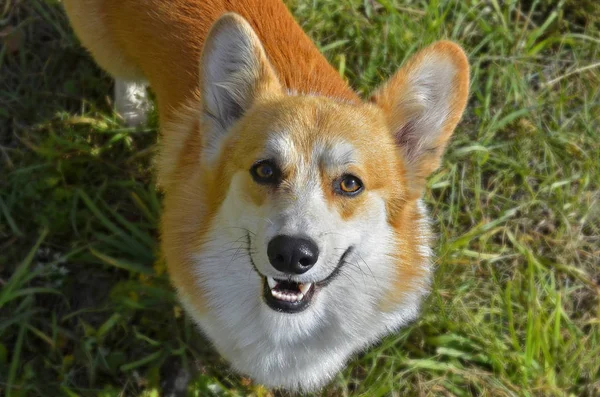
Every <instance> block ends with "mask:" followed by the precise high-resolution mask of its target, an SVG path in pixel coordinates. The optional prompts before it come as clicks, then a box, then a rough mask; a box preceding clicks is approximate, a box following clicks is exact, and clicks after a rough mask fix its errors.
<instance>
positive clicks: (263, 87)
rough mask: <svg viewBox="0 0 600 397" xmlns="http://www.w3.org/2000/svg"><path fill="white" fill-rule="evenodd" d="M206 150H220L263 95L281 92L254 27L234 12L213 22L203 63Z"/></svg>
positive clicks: (201, 68)
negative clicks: (236, 123)
mask: <svg viewBox="0 0 600 397" xmlns="http://www.w3.org/2000/svg"><path fill="white" fill-rule="evenodd" d="M200 79H201V81H200V87H201V94H202V112H203V114H202V117H203V121H204V127H205V132H204V134H205V135H204V138H203V139H204V142H203V146H204V151H205V152H208V153H205V154H208V155H210V154H211V152H212V153H213V154H214V153H216V152H217V151H218V148H219V146H220V143H221V140H222V138H223V137H224V136H225V135H226V133H227V132H228V130H229V129H230V128H231V126H232V125H233V124H234V123H235V122H236V121H237V120H238V119H239V118H240V117H241V116H242V115H243V114H244V113H245V112H246V111H247V110H248V109H249V108H250V107H251V106H252V104H253V103H255V101H256V100H258V99H260V98H261V97H265V96H268V95H273V94H276V93H280V92H281V85H280V84H279V81H278V80H277V77H276V74H275V72H274V70H273V68H272V67H271V65H270V63H269V61H268V59H267V56H266V54H265V50H264V49H263V46H262V44H261V43H260V40H259V38H258V36H257V35H256V33H254V30H252V27H251V26H250V24H249V23H248V22H246V20H245V19H244V18H242V17H241V16H239V15H237V14H234V13H227V14H224V15H223V16H222V17H221V18H219V19H218V20H217V21H216V22H215V23H214V25H213V26H212V28H211V30H210V32H209V34H208V37H207V38H206V41H205V43H204V49H203V50H202V60H201V66H200Z"/></svg>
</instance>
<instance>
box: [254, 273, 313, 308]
mask: <svg viewBox="0 0 600 397" xmlns="http://www.w3.org/2000/svg"><path fill="white" fill-rule="evenodd" d="M263 285H264V288H263V289H264V291H263V296H264V298H265V303H266V304H267V305H268V306H269V307H270V308H271V309H273V310H276V311H278V312H285V313H298V312H301V311H303V310H304V309H306V308H307V307H308V306H309V305H310V303H311V301H312V299H313V296H314V294H315V289H316V288H317V285H316V283H297V282H294V281H291V280H276V279H274V278H272V277H263Z"/></svg>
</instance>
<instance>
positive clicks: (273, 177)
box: [250, 160, 280, 184]
mask: <svg viewBox="0 0 600 397" xmlns="http://www.w3.org/2000/svg"><path fill="white" fill-rule="evenodd" d="M250 174H251V175H252V177H253V178H254V180H255V181H256V182H257V183H260V184H275V183H278V182H279V175H280V172H279V169H278V168H277V166H276V165H275V164H273V163H272V162H271V161H268V160H265V161H261V162H258V163H256V164H254V165H253V166H252V168H251V169H250Z"/></svg>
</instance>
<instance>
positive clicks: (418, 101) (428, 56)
mask: <svg viewBox="0 0 600 397" xmlns="http://www.w3.org/2000/svg"><path fill="white" fill-rule="evenodd" d="M468 93H469V63H468V61H467V57H466V56H465V53H464V52H463V50H462V49H461V48H460V47H459V46H458V45H456V44H454V43H452V42H449V41H440V42H437V43H434V44H432V45H431V46H429V47H427V48H425V49H424V50H422V51H420V52H419V53H417V54H416V55H414V56H413V57H412V58H411V59H410V60H409V61H408V63H407V64H406V65H405V66H403V67H402V68H401V69H400V70H399V71H398V72H396V74H395V75H394V76H392V77H391V78H390V79H389V81H388V82H387V83H385V84H384V85H383V86H382V87H381V88H379V89H378V90H377V91H375V93H374V94H373V96H372V100H373V101H374V102H375V103H376V104H377V105H379V106H380V107H381V108H382V109H383V111H384V113H385V115H386V118H387V124H388V128H389V129H390V132H391V133H392V135H393V137H394V139H395V141H396V143H397V145H398V147H399V148H400V150H401V152H402V155H403V157H404V159H405V161H406V164H407V171H408V175H409V181H410V182H409V183H410V193H411V195H415V196H420V195H421V194H422V191H423V188H424V186H425V179H426V178H427V177H428V176H429V175H430V174H431V173H432V172H433V171H435V170H436V169H437V168H438V167H439V165H440V160H441V157H442V155H443V154H444V149H445V148H446V145H447V143H448V141H449V139H450V137H451V135H452V132H453V131H454V128H455V127H456V125H457V124H458V122H459V121H460V118H461V116H462V113H463V111H464V109H465V105H466V103H467V96H468Z"/></svg>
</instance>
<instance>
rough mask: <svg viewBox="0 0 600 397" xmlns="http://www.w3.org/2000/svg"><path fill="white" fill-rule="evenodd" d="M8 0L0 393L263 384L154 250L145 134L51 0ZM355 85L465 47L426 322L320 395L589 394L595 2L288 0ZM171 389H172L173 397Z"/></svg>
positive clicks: (143, 391)
mask: <svg viewBox="0 0 600 397" xmlns="http://www.w3.org/2000/svg"><path fill="white" fill-rule="evenodd" d="M2 4H3V5H0V31H1V32H7V31H8V30H7V27H11V28H12V29H13V34H11V35H9V36H6V35H5V34H4V35H0V42H1V43H2V47H0V395H7V396H8V395H10V396H35V395H47V396H59V395H66V396H75V395H85V396H88V395H89V396H91V395H101V396H118V395H144V396H153V395H158V394H159V391H160V390H172V387H173V386H172V385H173V384H174V382H175V378H176V377H177V376H178V375H179V376H180V377H183V378H185V377H186V376H189V379H190V381H189V384H188V391H189V395H192V396H209V395H215V396H234V395H247V394H254V395H256V396H268V395H270V394H269V392H268V391H266V390H264V389H261V388H260V387H257V386H255V385H252V384H251V383H250V382H249V381H248V380H247V379H244V378H240V377H238V376H236V375H235V374H233V373H231V371H230V370H229V369H228V367H227V365H226V363H225V362H224V361H223V360H222V359H220V358H219V356H218V355H217V354H215V352H214V351H213V350H212V349H211V348H210V346H209V345H208V343H207V342H206V341H205V340H204V339H202V337H200V336H199V334H198V333H197V332H196V330H195V329H194V326H193V325H192V324H191V322H190V321H189V319H187V318H186V317H185V315H184V314H183V313H182V310H181V308H180V307H179V305H178V303H177V301H176V300H175V297H174V294H173V290H172V288H171V287H170V285H169V282H168V278H167V276H166V274H165V273H164V269H165V268H164V264H163V263H162V262H161V260H160V253H159V252H157V243H156V241H157V222H158V218H159V214H160V206H161V204H160V201H161V197H160V194H159V193H157V192H156V191H155V190H154V188H153V183H152V181H153V180H152V174H151V171H150V168H151V167H150V164H151V163H150V162H151V155H152V151H153V145H154V142H155V139H156V130H157V128H156V126H157V123H156V121H154V122H153V123H152V124H151V126H150V127H149V128H147V129H139V130H135V129H127V128H124V127H123V124H122V123H121V122H120V120H119V119H118V117H116V116H115V115H114V113H113V112H112V111H111V95H110V93H111V89H112V87H111V84H112V83H111V79H110V78H109V77H108V76H107V75H106V74H104V73H103V72H102V71H100V70H99V69H98V68H97V67H96V66H95V65H94V63H93V61H92V60H91V59H90V58H89V56H87V55H86V53H85V51H84V50H83V49H82V48H81V47H80V45H79V44H78V42H77V40H76V39H75V38H74V36H73V34H72V32H71V30H70V28H69V26H68V23H67V20H66V18H65V16H64V14H63V12H62V10H61V9H60V6H59V4H57V2H56V1H50V0H48V1H43V0H28V1H17V0H6V1H5V2H4V3H2ZM288 4H289V6H290V8H291V9H292V11H293V12H294V14H295V15H296V16H297V18H298V20H299V21H300V22H301V24H302V25H303V27H304V28H305V29H306V30H307V31H308V32H309V33H310V35H311V36H312V37H313V38H314V39H315V41H317V42H318V43H319V44H320V45H321V48H322V49H323V50H324V52H325V54H326V55H327V57H328V58H329V59H330V60H331V62H332V63H333V64H334V65H335V66H336V67H337V68H338V69H339V70H340V71H341V73H342V74H343V75H344V76H345V77H346V78H348V79H349V81H350V82H351V83H352V84H353V86H354V87H356V88H357V89H358V90H359V91H360V92H362V93H364V94H366V93H368V92H369V91H370V90H372V89H373V88H374V87H376V86H377V84H379V83H381V82H382V81H384V80H385V78H387V77H388V76H389V75H390V74H391V73H393V71H394V70H395V69H396V68H397V67H398V66H399V65H400V64H402V62H403V61H404V60H406V59H407V57H408V56H410V55H411V54H412V53H414V52H415V51H416V50H417V49H418V48H421V47H423V46H425V45H426V44H428V43H431V42H433V41H435V40H437V39H440V38H449V39H453V40H456V41H458V42H460V43H461V44H462V45H463V46H464V47H465V49H466V51H467V52H468V54H469V58H470V61H471V64H472V86H471V87H472V89H471V90H472V94H471V98H470V101H469V105H468V109H467V112H466V114H465V117H464V119H463V122H462V123H461V124H460V126H459V127H458V129H457V131H456V133H455V139H454V140H453V142H452V144H451V146H450V148H449V150H448V153H447V155H446V157H445V161H444V163H443V166H442V167H441V169H440V171H439V172H438V173H436V174H435V175H434V176H433V177H432V178H431V180H430V183H429V186H430V190H429V191H428V193H427V196H426V199H427V202H428V204H429V206H430V208H431V209H432V213H433V216H434V218H435V220H436V224H435V228H436V230H437V232H438V235H439V241H438V245H437V248H436V251H437V253H438V261H437V272H436V278H435V283H434V289H433V293H432V294H431V296H430V298H429V299H428V301H427V304H426V306H425V308H424V312H423V315H422V317H421V318H420V319H419V320H418V321H417V322H415V323H414V324H413V325H411V326H410V327H407V328H405V329H404V330H402V331H401V332H399V333H398V334H397V335H394V336H390V337H388V338H386V339H385V340H383V341H382V342H381V344H379V345H378V346H375V347H373V348H371V349H369V350H368V351H366V352H365V353H364V354H361V355H360V356H358V357H356V358H355V359H354V360H353V361H352V362H351V363H350V364H349V366H348V368H347V369H346V370H345V371H343V372H342V373H341V374H340V375H339V376H338V377H337V378H336V379H335V380H334V382H333V383H332V384H331V385H330V386H329V387H328V388H327V389H326V391H325V392H324V394H326V395H332V396H336V395H361V396H400V395H415V396H416V395H418V396H427V395H432V396H433V395H435V396H454V395H455V396H473V395H478V396H479V395H481V396H567V395H571V396H596V395H600V359H599V357H600V299H599V296H600V66H599V65H598V60H599V59H600V6H598V5H596V2H594V1H588V0H585V1H577V0H566V1H560V2H553V1H550V0H542V1H522V2H517V1H505V2H499V1H495V0H489V1H484V0H469V1H464V2H449V1H435V0H434V1H427V2H426V1H419V0H417V1H397V0H385V1H383V0H381V1H369V0H364V1H362V0H361V1H359V0H352V1H350V0H312V1H309V0H293V1H289V2H288ZM182 395H185V394H182Z"/></svg>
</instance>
